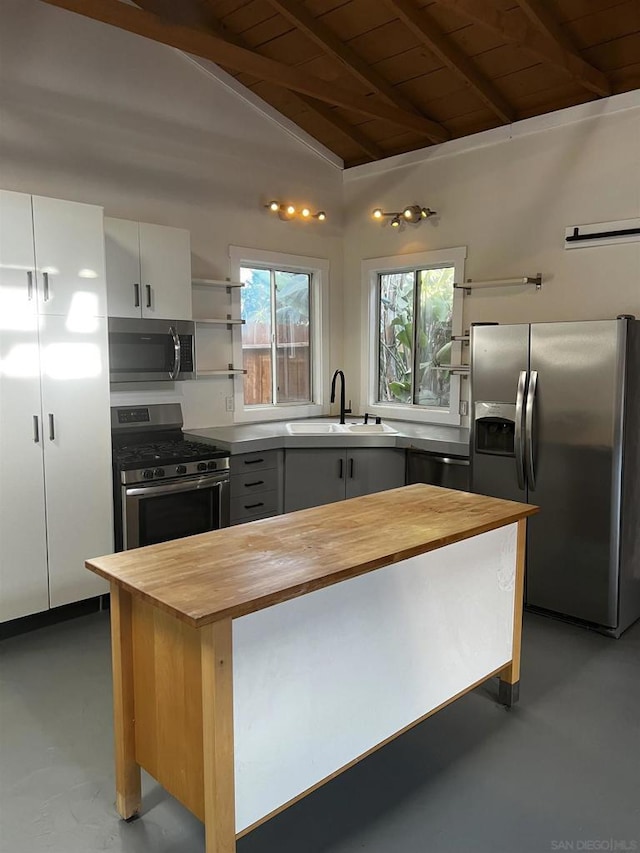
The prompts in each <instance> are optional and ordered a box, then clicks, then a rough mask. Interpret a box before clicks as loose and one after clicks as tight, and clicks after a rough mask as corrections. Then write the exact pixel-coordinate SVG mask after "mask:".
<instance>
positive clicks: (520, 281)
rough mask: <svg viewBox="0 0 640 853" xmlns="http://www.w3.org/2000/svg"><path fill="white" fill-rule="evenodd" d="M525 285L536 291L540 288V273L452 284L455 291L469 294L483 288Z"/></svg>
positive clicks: (469, 280) (468, 280)
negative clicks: (531, 285) (533, 287)
mask: <svg viewBox="0 0 640 853" xmlns="http://www.w3.org/2000/svg"><path fill="white" fill-rule="evenodd" d="M527 284H533V285H535V288H536V290H540V289H541V288H542V273H541V272H539V273H537V274H536V275H524V276H514V277H513V278H491V279H485V280H482V281H480V280H478V281H474V280H473V279H471V278H468V279H467V280H466V281H465V282H464V283H463V284H454V285H453V286H454V288H456V289H457V290H464V292H465V293H471V291H472V290H479V289H482V288H485V287H513V286H514V285H515V286H518V285H520V286H523V285H527Z"/></svg>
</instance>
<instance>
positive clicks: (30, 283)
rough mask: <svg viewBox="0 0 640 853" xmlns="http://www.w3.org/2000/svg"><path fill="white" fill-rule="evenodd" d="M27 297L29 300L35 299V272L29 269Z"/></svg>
mask: <svg viewBox="0 0 640 853" xmlns="http://www.w3.org/2000/svg"><path fill="white" fill-rule="evenodd" d="M27 299H28V300H29V302H31V300H32V299H33V273H32V272H31V270H27Z"/></svg>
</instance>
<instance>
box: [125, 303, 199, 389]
mask: <svg viewBox="0 0 640 853" xmlns="http://www.w3.org/2000/svg"><path fill="white" fill-rule="evenodd" d="M108 330H109V380H110V381H111V382H176V381H177V380H180V379H195V375H196V371H195V323H193V322H192V321H190V320H155V319H153V320H145V319H138V318H129V317H109V321H108Z"/></svg>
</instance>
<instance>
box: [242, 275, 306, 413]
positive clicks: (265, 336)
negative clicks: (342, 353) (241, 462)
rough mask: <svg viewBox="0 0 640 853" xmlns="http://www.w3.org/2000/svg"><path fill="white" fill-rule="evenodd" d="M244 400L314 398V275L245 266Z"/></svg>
mask: <svg viewBox="0 0 640 853" xmlns="http://www.w3.org/2000/svg"><path fill="white" fill-rule="evenodd" d="M240 281H241V282H242V283H243V284H244V287H243V289H242V291H241V316H242V319H243V320H244V321H245V323H244V325H243V326H242V364H243V367H244V369H245V370H246V371H247V372H246V375H245V377H244V404H245V406H265V405H274V406H277V405H279V404H288V403H309V402H311V399H312V397H311V357H312V350H311V343H312V342H311V335H310V331H311V327H310V318H311V310H310V309H311V275H310V274H309V273H303V272H291V271H289V270H281V269H260V268H256V267H241V268H240Z"/></svg>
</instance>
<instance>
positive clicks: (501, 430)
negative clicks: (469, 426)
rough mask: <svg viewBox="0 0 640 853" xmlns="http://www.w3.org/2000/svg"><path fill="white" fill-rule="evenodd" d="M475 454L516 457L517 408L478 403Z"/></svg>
mask: <svg viewBox="0 0 640 853" xmlns="http://www.w3.org/2000/svg"><path fill="white" fill-rule="evenodd" d="M474 420H475V430H474V433H475V452H476V453H486V454H488V455H489V456H515V436H516V407H515V406H514V405H512V404H510V403H494V402H487V401H482V402H477V403H476V404H475V408H474Z"/></svg>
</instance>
